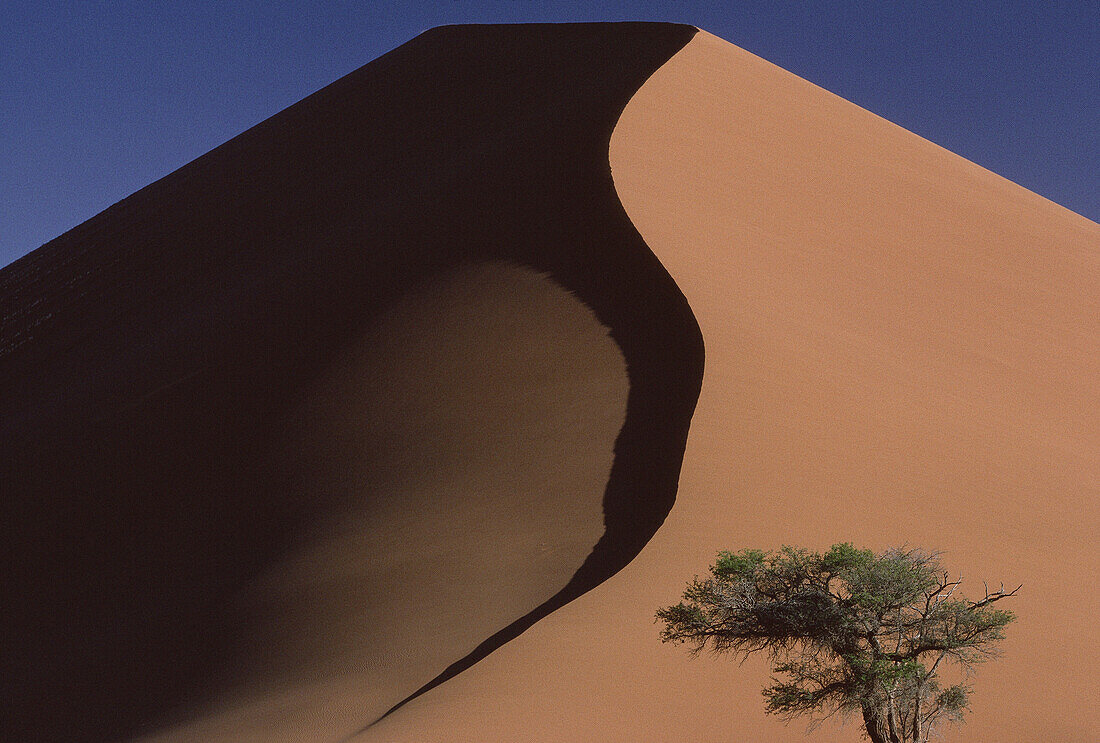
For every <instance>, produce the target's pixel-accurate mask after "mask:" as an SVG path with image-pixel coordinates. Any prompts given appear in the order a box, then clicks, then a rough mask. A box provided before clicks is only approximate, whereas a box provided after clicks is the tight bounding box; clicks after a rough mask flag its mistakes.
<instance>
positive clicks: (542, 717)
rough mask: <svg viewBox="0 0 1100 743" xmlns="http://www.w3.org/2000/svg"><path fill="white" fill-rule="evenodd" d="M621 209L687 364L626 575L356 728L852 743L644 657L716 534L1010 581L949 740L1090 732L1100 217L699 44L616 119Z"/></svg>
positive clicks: (522, 736) (1095, 724)
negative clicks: (684, 425) (688, 351)
mask: <svg viewBox="0 0 1100 743" xmlns="http://www.w3.org/2000/svg"><path fill="white" fill-rule="evenodd" d="M610 162H611V167H612V172H613V174H614V179H615V185H616V189H617V191H618V195H619V198H620V199H621V200H622V203H623V205H624V206H625V208H626V210H627V213H628V214H629V216H630V218H631V220H632V221H633V223H634V225H635V226H636V227H637V228H638V230H639V232H640V233H641V235H642V236H643V238H644V239H645V241H646V243H647V244H648V245H649V247H650V248H651V249H652V250H653V251H654V253H655V254H656V255H657V257H658V258H659V259H660V260H661V262H662V264H663V265H664V266H665V268H666V269H667V270H668V271H669V273H670V274H671V275H672V277H673V278H674V279H675V281H676V282H677V284H678V286H679V287H680V289H681V290H682V291H683V292H684V295H685V296H686V297H687V300H688V302H689V304H690V305H691V308H692V310H693V312H694V313H695V316H696V317H697V318H698V321H699V325H700V328H701V330H702V333H703V339H704V343H705V346H706V368H705V372H704V377H703V387H702V392H701V395H700V399H699V403H698V407H697V409H696V412H695V416H694V418H693V420H692V424H691V430H690V435H689V438H688V444H687V449H686V453H685V459H684V464H683V470H682V476H681V479H680V484H679V491H678V494H677V500H676V505H675V507H674V508H673V510H672V513H671V515H670V516H669V518H668V520H667V521H666V522H665V525H664V526H663V527H662V528H661V530H660V531H659V532H658V533H657V535H656V537H655V538H654V539H653V540H652V542H651V543H650V544H649V545H648V546H647V547H646V548H645V549H644V550H643V551H642V553H641V555H640V556H639V557H638V558H637V559H636V560H635V561H634V562H633V563H631V565H630V566H629V567H628V568H627V569H626V570H624V571H623V572H621V573H619V574H618V575H617V576H616V577H614V578H612V579H611V580H609V581H608V582H606V583H604V584H603V585H601V586H600V587H599V588H598V589H596V590H595V591H593V592H591V593H589V594H588V595H586V596H585V597H583V598H581V599H579V600H578V601H576V602H574V603H573V604H571V605H569V606H567V607H565V608H563V609H561V610H560V611H558V612H556V613H555V614H553V615H552V616H550V617H549V618H547V619H546V620H545V621H543V622H542V623H540V624H539V625H537V626H535V627H534V628H532V629H531V630H530V631H528V632H527V633H526V634H525V635H524V636H522V637H520V638H519V639H518V640H516V641H514V642H513V643H511V644H509V645H507V646H505V647H503V648H502V649H501V650H500V651H498V652H497V653H495V654H494V655H493V656H491V657H489V658H488V659H487V660H486V661H484V662H483V663H482V664H480V665H478V666H476V667H474V668H472V669H471V670H470V671H468V672H467V673H465V674H463V675H462V676H460V677H459V678H457V679H455V680H454V681H452V682H451V683H449V684H447V685H445V686H443V687H441V688H440V689H437V690H436V691H434V692H432V693H431V694H428V695H426V696H424V697H423V698H421V699H420V700H417V701H416V702H414V703H412V704H410V705H409V706H408V707H406V708H405V709H404V710H402V711H401V712H400V713H398V714H396V715H394V716H393V717H391V718H388V719H387V720H384V721H383V722H382V723H380V724H379V725H378V726H377V727H376V728H374V729H372V730H371V731H370V732H371V733H373V734H374V737H370V736H364V737H363V738H362V739H363V740H364V741H366V740H372V741H421V740H440V741H467V740H510V741H581V740H598V741H621V742H623V743H626V742H628V741H629V742H631V743H635V742H637V741H654V742H656V741H669V740H693V741H694V740H698V741H726V740H728V741H757V742H761V743H764V742H767V741H797V740H804V739H812V740H815V741H838V742H839V741H846V740H853V739H855V738H856V737H857V736H858V734H859V731H858V727H857V726H856V725H855V724H850V725H849V726H847V727H846V728H842V727H840V725H839V723H838V722H837V721H835V720H831V721H828V722H826V723H825V724H824V725H823V726H822V727H820V728H819V729H818V730H817V731H816V732H815V733H813V735H811V736H810V737H809V738H806V736H805V732H806V726H805V725H804V724H802V723H799V722H794V723H791V724H790V725H787V726H784V725H783V724H781V723H780V722H778V721H776V720H774V719H771V718H767V717H765V715H764V714H763V699H762V698H761V696H760V689H761V688H762V687H763V686H764V684H765V683H766V682H767V679H768V676H767V670H766V668H765V667H764V666H763V664H762V663H759V662H749V663H746V664H745V665H743V666H739V665H737V663H735V662H733V661H732V660H722V659H715V658H712V657H707V656H703V657H699V658H696V659H694V660H691V659H689V658H688V656H687V652H686V651H685V650H684V649H683V648H678V647H666V646H662V645H661V644H660V643H659V642H658V640H657V631H658V628H657V627H655V626H654V624H653V612H654V610H655V609H656V608H657V607H658V606H665V605H668V604H670V603H673V602H674V601H675V600H676V599H677V598H678V594H679V592H680V590H681V589H682V587H683V584H684V581H685V580H686V579H688V578H690V577H691V576H692V575H694V574H696V573H700V572H702V571H704V570H705V567H706V566H707V565H708V564H709V563H710V562H711V560H712V558H713V556H714V553H715V551H716V550H718V549H726V548H729V549H739V548H743V547H749V546H755V547H762V548H773V547H777V546H779V545H781V544H784V543H791V544H798V545H806V546H810V547H815V548H823V547H827V546H828V545H830V544H832V543H835V542H840V541H853V542H856V543H857V544H860V545H865V546H870V547H874V548H883V547H886V546H889V545H898V544H909V545H922V546H925V547H929V548H937V549H940V550H943V551H944V559H945V561H946V563H947V564H948V565H950V566H952V567H953V568H955V569H957V570H959V571H961V572H962V573H963V575H964V576H965V577H966V578H967V579H968V584H967V586H968V590H969V592H970V593H971V594H973V593H978V594H979V596H980V594H981V592H982V590H983V589H982V580H983V579H985V580H989V581H991V582H993V585H994V587H995V586H996V585H997V582H998V581H1000V580H1004V581H1005V583H1006V584H1007V585H1010V586H1015V585H1016V584H1023V588H1022V589H1021V592H1020V594H1019V596H1018V597H1015V598H1014V599H1012V606H1011V608H1012V609H1013V610H1014V611H1016V612H1017V613H1018V615H1019V620H1018V621H1017V623H1015V624H1013V625H1012V626H1011V627H1009V631H1008V640H1007V642H1005V643H1004V645H1003V649H1004V655H1003V657H1002V658H1001V659H1000V660H997V661H994V662H993V663H991V664H990V665H988V666H984V667H982V668H981V669H980V671H979V673H978V674H977V676H976V677H974V678H972V679H971V682H972V685H973V686H974V689H975V692H974V694H973V698H972V706H973V711H972V714H971V715H970V717H969V722H968V723H967V724H966V725H965V726H964V727H962V728H958V729H956V730H947V731H945V735H944V736H943V738H942V739H943V740H945V741H964V740H966V741H993V740H996V741H1005V742H1014V743H1030V742H1033V741H1085V740H1094V739H1098V738H1100V713H1098V709H1097V705H1096V704H1095V701H1094V700H1096V699H1097V698H1100V685H1098V682H1097V678H1096V669H1097V667H1098V665H1100V655H1098V653H1097V650H1096V647H1097V645H1098V643H1100V630H1098V628H1097V623H1096V616H1097V615H1098V614H1100V604H1098V599H1097V597H1096V595H1095V593H1094V592H1093V591H1092V590H1091V588H1090V586H1091V583H1092V580H1093V578H1094V576H1095V575H1097V573H1098V572H1100V563H1098V560H1097V556H1096V551H1095V549H1094V545H1095V542H1096V538H1097V536H1098V533H1100V529H1098V527H1100V520H1098V512H1097V511H1098V507H1097V503H1098V497H1100V430H1098V428H1100V425H1098V423H1100V418H1098V417H1097V414H1096V411H1097V410H1098V409H1100V400H1098V396H1100V384H1098V380H1100V374H1098V372H1100V369H1098V367H1100V342H1098V338H1100V332H1098V331H1100V322H1098V318H1100V312H1098V310H1100V302H1098V299H1100V227H1098V226H1097V225H1096V224H1094V223H1092V222H1090V221H1088V220H1086V219H1084V218H1082V217H1080V216H1078V215H1076V214H1073V213H1071V212H1069V211H1067V210H1065V209H1063V208H1061V207H1059V206H1057V205H1055V204H1052V203H1050V202H1049V201H1046V200H1044V199H1042V198H1040V197H1038V196H1036V195H1034V194H1032V193H1029V192H1027V191H1025V190H1024V189H1022V188H1020V187H1018V186H1016V185H1015V184H1013V183H1010V182H1008V181H1006V180H1004V179H1003V178H1000V177H998V176H997V175H995V174H993V173H990V172H988V171H985V170H983V169H982V168H980V167H977V166H975V165H973V164H972V163H969V162H967V161H965V160H963V159H961V158H959V157H957V156H955V155H953V154H951V153H949V152H947V151H945V150H943V149H941V148H939V147H937V146H935V145H933V144H931V143H929V142H927V141H924V140H922V139H920V138H919V137H916V136H914V135H913V134H911V133H909V132H907V131H904V130H903V129H901V128H899V127H896V126H894V125H892V124H890V123H889V122H886V121H884V120H882V119H880V118H878V117H876V116H874V115H872V114H870V113H868V112H866V111H863V110H861V109H859V108H858V107H856V106H854V105H852V104H850V103H847V102H845V101H843V100H841V99H839V98H837V97H835V96H833V95H831V94H829V93H827V92H825V91H823V90H821V89H819V88H817V87H815V86H813V85H811V84H809V83H807V82H805V81H803V80H800V79H798V78H797V77H795V76H793V75H791V74H789V73H786V72H784V71H783V70H781V69H778V68H776V67H775V66H773V65H771V64H768V63H767V62H765V61H763V60H761V59H759V58H756V57H754V56H753V55H751V54H748V53H746V52H744V51H742V50H740V49H738V48H736V47H733V46H731V45H730V44H728V43H725V42H723V41H721V40H719V39H717V38H715V37H713V36H710V35H708V34H705V33H701V34H699V35H698V36H696V37H695V38H694V39H693V40H692V41H691V42H690V43H689V44H688V45H687V46H686V47H685V48H684V50H683V51H681V52H679V53H678V54H677V55H676V56H675V57H674V58H673V59H672V60H671V61H670V62H669V63H668V64H666V65H665V66H663V67H662V68H661V69H660V70H658V71H657V72H656V73H655V74H654V76H653V77H652V78H651V79H650V80H649V81H648V82H647V83H646V84H645V85H644V86H643V87H642V88H641V90H640V91H639V93H638V94H637V95H636V96H635V97H634V98H633V99H632V100H631V102H630V104H629V105H628V106H627V107H626V109H625V111H624V113H623V115H622V117H621V119H620V120H619V123H618V125H617V126H616V129H615V132H614V136H613V138H612V142H611V150H610Z"/></svg>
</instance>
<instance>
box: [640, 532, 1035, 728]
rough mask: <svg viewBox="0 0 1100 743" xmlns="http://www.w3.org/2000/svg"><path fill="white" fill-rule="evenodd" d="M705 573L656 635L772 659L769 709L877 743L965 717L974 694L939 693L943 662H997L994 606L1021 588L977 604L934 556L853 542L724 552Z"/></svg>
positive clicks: (1002, 623)
mask: <svg viewBox="0 0 1100 743" xmlns="http://www.w3.org/2000/svg"><path fill="white" fill-rule="evenodd" d="M710 573H711V574H710V576H709V577H706V578H699V577H696V578H695V579H694V580H692V581H691V582H690V583H689V584H688V587H687V590H686V591H685V592H684V596H683V601H681V602H680V603H678V604H676V605H675V606H670V607H668V608H665V609H660V610H659V611H658V612H657V619H658V621H664V623H665V627H664V629H663V630H662V632H661V639H662V640H663V641H665V642H687V643H691V644H693V645H694V646H695V647H694V650H693V652H699V651H700V650H702V649H704V648H710V649H712V650H714V651H716V652H719V653H725V652H732V653H735V654H744V655H748V654H751V653H755V652H765V653H766V654H767V655H768V656H769V657H770V659H771V661H772V666H773V668H772V672H773V673H774V674H775V677H773V679H772V685H771V686H768V687H767V688H765V689H764V698H765V700H766V702H765V710H766V711H767V712H768V713H771V714H775V715H779V716H781V717H783V718H784V719H787V720H789V719H792V718H795V717H797V716H799V715H805V714H808V715H818V714H823V715H824V716H828V715H831V714H833V713H836V712H842V713H843V712H857V711H858V712H859V713H860V714H861V715H862V717H863V722H864V728H865V729H866V732H867V736H868V737H869V738H870V739H871V741H872V742H873V743H927V741H928V736H929V733H930V732H931V730H932V727H933V726H934V725H935V724H936V723H937V722H939V721H941V720H950V721H955V722H959V721H961V720H962V717H963V713H964V712H965V711H966V710H967V696H968V694H969V692H970V689H969V687H967V686H966V685H965V684H961V683H960V684H953V685H950V686H946V687H945V686H943V685H941V683H940V678H939V672H940V671H941V670H942V669H943V663H944V661H947V662H948V663H954V664H957V665H958V666H960V667H961V668H962V669H964V670H966V671H967V672H969V670H970V669H971V667H972V666H973V665H974V664H975V663H979V662H981V661H984V660H987V659H988V658H990V657H993V656H994V655H995V654H996V648H995V646H996V643H997V642H998V641H1000V640H1002V639H1004V628H1005V627H1006V626H1007V625H1008V624H1009V623H1010V622H1012V621H1013V620H1014V619H1015V617H1014V615H1013V614H1012V612H1010V611H1005V610H1003V609H999V608H996V607H994V606H993V604H995V603H996V602H998V601H1000V600H1001V599H1004V598H1008V597H1009V596H1012V595H1013V594H1015V593H1016V591H1018V590H1019V588H1017V589H1015V590H1013V591H1008V592H1006V591H1005V590H1004V586H1003V585H1002V586H1001V588H1000V589H998V590H996V591H990V590H989V589H988V587H986V590H985V597H984V598H982V599H980V600H977V601H970V600H967V599H966V598H965V597H963V596H962V595H961V592H960V591H959V586H960V584H961V582H962V580H961V578H960V579H958V580H952V579H951V578H950V576H949V575H948V573H947V572H945V571H944V570H943V569H942V567H941V565H940V561H939V557H938V555H937V554H935V553H928V552H924V551H921V550H918V549H890V550H887V551H885V552H883V553H882V554H878V555H876V554H875V553H874V552H872V551H871V550H860V549H856V548H855V547H853V546H852V545H850V544H837V545H833V547H832V548H830V549H829V551H828V552H826V553H824V554H819V553H815V552H810V551H808V550H805V549H799V548H794V547H783V548H782V549H780V550H778V551H774V552H763V551H761V550H754V549H749V550H743V551H741V552H737V553H732V552H721V553H719V555H718V559H717V561H716V562H715V564H714V565H713V566H712V567H711V569H710Z"/></svg>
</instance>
